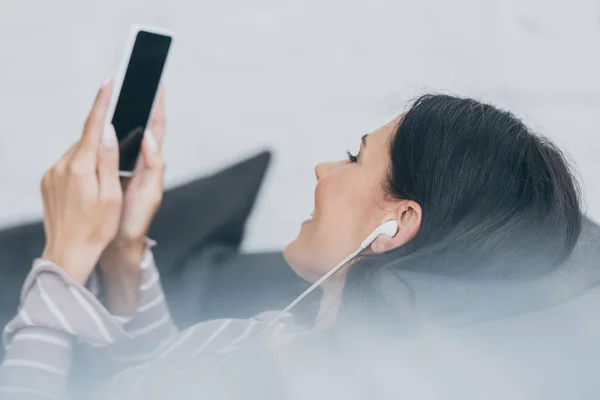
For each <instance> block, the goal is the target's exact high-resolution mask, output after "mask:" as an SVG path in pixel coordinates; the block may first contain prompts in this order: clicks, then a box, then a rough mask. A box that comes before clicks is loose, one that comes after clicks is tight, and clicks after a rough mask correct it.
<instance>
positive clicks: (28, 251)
mask: <svg viewBox="0 0 600 400" xmlns="http://www.w3.org/2000/svg"><path fill="white" fill-rule="evenodd" d="M270 159H271V153H270V152H268V151H263V152H261V153H259V154H257V155H255V156H253V157H250V158H248V159H246V160H243V161H241V162H239V163H237V164H235V165H233V166H231V167H229V168H227V169H225V170H222V171H220V172H217V173H216V174H214V175H211V176H208V177H203V178H200V179H196V180H194V181H191V182H189V183H186V184H184V185H181V186H178V187H174V188H171V189H169V190H167V191H166V192H165V194H164V199H163V204H162V206H161V208H160V210H159V211H158V213H157V215H156V217H155V219H154V222H153V224H152V226H151V228H150V237H152V238H153V239H154V240H156V241H157V242H158V243H159V245H158V246H156V248H155V249H154V255H155V258H156V260H157V265H158V267H159V270H160V271H161V274H162V275H163V279H165V280H167V281H168V279H169V277H170V276H172V275H173V270H174V269H175V270H177V269H178V268H180V267H179V266H178V265H179V264H178V263H179V262H180V261H181V260H185V259H186V258H187V256H188V254H190V253H193V252H194V251H197V250H198V249H199V248H200V247H202V246H204V245H205V244H208V243H222V244H225V245H227V246H229V247H230V248H233V249H237V247H238V246H239V244H240V242H241V240H242V238H243V234H244V227H245V223H246V219H247V218H248V215H249V214H250V211H251V210H252V207H253V205H254V201H255V200H256V195H257V193H258V190H259V188H260V185H261V182H262V180H263V177H264V175H265V172H266V170H267V167H268V165H269V162H270ZM43 247H44V228H43V225H42V223H41V222H32V223H27V224H22V225H19V226H14V227H10V228H6V229H3V230H0V327H4V325H5V324H6V323H7V322H8V321H9V319H10V318H12V317H13V316H14V315H15V313H16V311H17V307H18V305H19V294H20V290H21V285H22V284H23V281H24V280H25V277H26V276H27V273H28V272H29V270H30V268H31V263H32V261H33V259H34V258H36V257H39V256H40V255H41V253H42V250H43ZM1 349H2V347H1V346H0V356H1V353H2V350H1Z"/></svg>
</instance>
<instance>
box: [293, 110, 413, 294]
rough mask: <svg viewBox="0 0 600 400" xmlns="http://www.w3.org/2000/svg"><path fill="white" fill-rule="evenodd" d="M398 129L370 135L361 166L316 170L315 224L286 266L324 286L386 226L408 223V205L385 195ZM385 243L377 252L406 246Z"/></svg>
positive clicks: (304, 231) (328, 165)
mask: <svg viewBox="0 0 600 400" xmlns="http://www.w3.org/2000/svg"><path fill="white" fill-rule="evenodd" d="M398 123H399V121H398V119H396V120H394V121H391V122H389V123H388V124H386V125H384V126H382V127H381V128H379V129H377V130H376V131H375V132H373V133H371V134H369V135H365V136H364V137H363V138H362V143H361V146H360V152H359V153H358V154H357V155H355V156H356V160H354V159H352V160H351V159H346V160H341V161H332V162H324V163H321V164H318V165H317V166H316V168H315V175H316V178H317V186H316V189H315V207H314V211H313V214H312V219H309V220H307V221H305V222H304V223H303V224H302V227H301V231H300V234H299V235H298V237H297V238H296V239H295V240H294V241H293V242H291V243H290V244H289V245H288V246H287V247H286V248H285V250H284V256H285V259H286V261H287V262H288V263H289V264H290V266H291V267H292V269H293V270H294V271H295V272H296V273H297V274H298V275H299V276H301V277H302V278H304V279H306V280H307V281H309V282H314V281H316V280H318V279H319V278H320V277H321V276H323V275H324V274H325V273H326V272H327V271H329V270H330V269H331V268H332V267H333V266H335V265H336V264H337V263H339V262H340V261H341V260H343V259H344V258H345V257H346V256H348V255H349V254H350V253H352V252H353V251H355V250H356V249H357V248H358V246H359V245H360V244H361V242H362V241H363V240H364V239H365V238H366V237H367V236H368V235H369V234H370V233H371V232H372V231H373V230H374V229H375V228H376V227H377V226H378V225H380V224H381V223H383V222H385V221H387V220H389V219H399V218H400V219H401V218H402V216H401V215H399V214H398V212H399V210H400V209H403V207H402V206H403V204H402V203H406V202H403V201H399V200H393V199H390V198H389V196H387V195H386V192H385V190H384V182H385V180H386V177H387V174H388V169H389V163H390V151H389V149H390V142H391V140H392V138H393V135H394V134H395V131H396V129H397V126H398ZM357 140H360V138H357ZM349 158H350V157H349ZM404 205H406V204H404ZM418 222H419V223H420V215H419V221H418ZM417 228H418V227H417ZM413 234H414V233H413ZM397 236H398V235H397ZM400 236H402V235H400ZM404 236H406V235H404ZM411 237H412V236H411ZM382 240H384V239H382ZM382 240H379V239H378V241H376V243H374V244H373V245H372V249H371V250H373V251H378V250H379V251H387V250H389V249H390V248H391V247H394V246H397V245H401V244H402V243H400V242H398V241H396V242H394V243H392V242H390V241H389V240H388V241H387V242H382Z"/></svg>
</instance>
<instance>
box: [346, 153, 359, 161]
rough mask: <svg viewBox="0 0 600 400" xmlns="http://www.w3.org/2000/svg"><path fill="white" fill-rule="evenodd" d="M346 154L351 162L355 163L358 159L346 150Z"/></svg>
mask: <svg viewBox="0 0 600 400" xmlns="http://www.w3.org/2000/svg"><path fill="white" fill-rule="evenodd" d="M346 155H347V156H348V160H350V162H351V163H355V162H357V161H358V156H355V155H353V154H352V153H350V152H349V151H346Z"/></svg>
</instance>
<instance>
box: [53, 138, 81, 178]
mask: <svg viewBox="0 0 600 400" xmlns="http://www.w3.org/2000/svg"><path fill="white" fill-rule="evenodd" d="M78 146H79V142H76V143H73V144H72V145H71V147H69V149H68V150H67V151H66V152H65V153H64V154H63V155H62V156H61V157H60V158H59V159H58V161H57V162H56V163H55V164H54V168H55V169H56V170H58V171H61V172H64V171H65V170H66V169H67V165H68V164H69V162H70V161H71V159H72V158H73V154H75V151H76V150H77V147H78Z"/></svg>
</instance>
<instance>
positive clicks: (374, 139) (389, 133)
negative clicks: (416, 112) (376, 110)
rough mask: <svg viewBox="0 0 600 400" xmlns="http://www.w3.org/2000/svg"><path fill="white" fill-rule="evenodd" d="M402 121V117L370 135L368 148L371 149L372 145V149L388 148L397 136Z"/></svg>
mask: <svg viewBox="0 0 600 400" xmlns="http://www.w3.org/2000/svg"><path fill="white" fill-rule="evenodd" d="M401 119H402V116H399V117H396V118H394V119H393V120H391V121H389V122H388V123H387V124H385V125H383V126H382V127H380V128H378V129H376V130H374V131H373V132H372V133H370V134H369V136H368V137H367V145H368V147H370V146H371V144H372V145H373V146H372V147H376V148H378V149H381V148H382V147H386V148H387V147H388V145H389V143H390V140H391V139H392V137H393V136H394V135H395V134H396V130H397V129H398V124H399V123H400V121H401Z"/></svg>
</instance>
